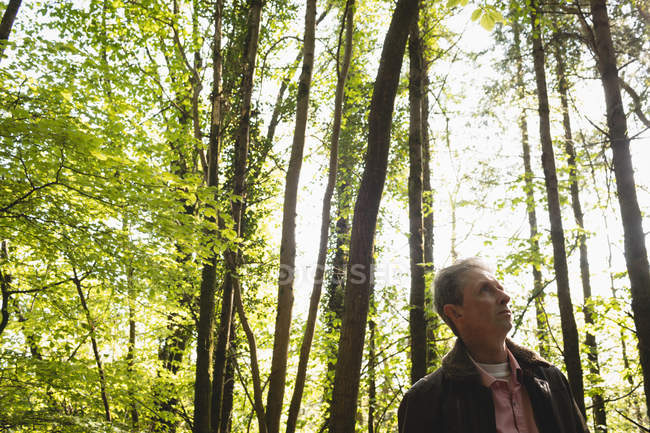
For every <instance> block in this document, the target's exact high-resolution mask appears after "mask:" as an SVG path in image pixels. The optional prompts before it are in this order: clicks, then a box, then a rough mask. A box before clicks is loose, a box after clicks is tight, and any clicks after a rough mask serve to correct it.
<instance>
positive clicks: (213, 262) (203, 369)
mask: <svg viewBox="0 0 650 433" xmlns="http://www.w3.org/2000/svg"><path fill="white" fill-rule="evenodd" d="M222 8H223V5H222V4H221V0H217V1H216V2H215V6H214V38H213V42H212V43H213V45H212V63H213V64H212V68H213V74H212V116H211V119H210V120H211V122H210V136H209V144H208V157H207V159H208V161H207V164H208V167H207V168H208V170H207V171H208V172H207V186H208V187H209V188H213V189H214V196H213V197H214V203H215V204H216V202H217V200H218V192H217V191H218V189H217V188H218V185H219V181H218V172H219V167H218V165H219V151H220V135H221V132H220V127H221V12H222ZM217 212H218V210H217V209H216V206H215V205H213V207H212V212H211V215H210V216H208V222H209V223H210V224H211V226H212V228H210V229H207V230H206V237H207V238H208V239H209V238H213V237H215V236H217V230H216V228H217V218H216V214H217ZM219 254H220V251H218V250H216V248H214V247H213V248H212V251H210V253H209V256H208V257H207V258H206V263H205V264H204V265H203V271H202V274H201V291H200V295H199V321H198V329H197V331H198V336H197V343H196V380H195V382H194V426H193V427H194V432H195V433H210V432H211V431H213V430H214V427H213V422H212V419H211V417H212V414H213V413H216V414H217V418H218V417H219V414H220V409H221V408H220V406H219V403H220V402H221V398H217V399H216V401H217V406H214V407H213V399H212V393H213V386H214V387H216V388H217V393H218V394H219V397H221V396H220V394H221V392H222V388H223V376H224V372H223V369H224V368H225V365H224V364H225V363H216V362H215V361H213V353H214V352H213V349H214V347H213V346H214V344H215V343H214V334H213V333H214V326H215V317H214V316H215V291H216V285H217V281H216V280H217V257H218V256H219ZM224 303H225V301H224ZM231 305H232V304H231ZM226 314H228V315H230V316H231V315H232V311H227V313H226ZM222 321H223V322H225V323H222V324H220V326H227V327H228V331H230V323H229V320H222ZM221 332H222V333H223V331H221ZM220 341H221V342H226V341H228V338H224V337H223V336H222V339H221V340H220ZM219 349H222V351H220V352H219V353H220V354H222V358H223V359H225V356H223V355H225V354H224V352H225V350H223V348H219ZM213 363H214V364H215V365H213ZM213 367H216V375H213ZM218 378H220V379H221V382H220V383H219V382H217V381H218ZM213 379H214V382H215V383H216V384H213ZM217 425H218V424H217Z"/></svg>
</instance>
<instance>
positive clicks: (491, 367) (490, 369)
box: [467, 354, 510, 380]
mask: <svg viewBox="0 0 650 433" xmlns="http://www.w3.org/2000/svg"><path fill="white" fill-rule="evenodd" d="M467 355H468V356H469V358H470V359H471V360H472V361H474V363H475V364H476V365H478V366H479V367H481V368H482V369H483V370H485V372H486V373H487V374H489V375H490V376H492V377H493V378H495V379H499V380H508V379H510V363H509V362H500V363H498V364H483V363H482V362H477V361H475V360H474V358H472V357H471V356H470V355H469V354H467Z"/></svg>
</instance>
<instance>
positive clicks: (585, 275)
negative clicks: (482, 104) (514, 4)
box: [554, 33, 607, 431]
mask: <svg viewBox="0 0 650 433" xmlns="http://www.w3.org/2000/svg"><path fill="white" fill-rule="evenodd" d="M554 36H555V47H554V48H555V50H554V54H555V66H556V73H557V83H558V90H559V93H560V104H561V107H562V126H563V128H564V149H565V152H566V155H567V163H568V168H569V188H570V193H571V207H572V209H573V216H574V218H575V221H576V225H577V226H578V230H580V232H579V233H578V248H579V254H580V279H581V282H582V293H583V297H584V303H585V306H584V315H585V324H587V325H588V326H593V325H594V317H593V315H594V311H593V306H592V302H593V300H592V297H591V279H590V272H589V256H588V253H587V236H586V234H585V231H584V230H585V227H584V215H583V212H582V204H581V202H580V189H579V185H578V171H577V161H576V151H575V147H574V145H573V133H572V131H571V118H570V115H569V97H568V87H569V84H568V81H567V77H566V64H565V60H564V52H565V51H566V47H565V44H564V43H563V42H564V41H563V39H562V37H561V36H560V35H558V34H557V33H556V34H555V35H554ZM585 343H586V345H587V348H588V352H587V359H589V372H590V373H591V374H592V375H593V376H595V377H596V378H600V367H599V365H598V344H597V342H596V336H595V335H594V334H593V332H591V331H587V333H586V337H585ZM592 401H593V411H594V425H595V427H594V429H595V431H607V417H606V414H605V403H604V401H603V394H602V393H601V392H599V391H596V392H595V393H594V394H593V396H592Z"/></svg>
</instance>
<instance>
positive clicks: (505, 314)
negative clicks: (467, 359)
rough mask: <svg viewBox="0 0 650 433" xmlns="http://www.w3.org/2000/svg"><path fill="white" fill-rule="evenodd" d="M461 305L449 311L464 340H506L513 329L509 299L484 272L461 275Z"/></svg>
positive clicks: (490, 275)
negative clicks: (462, 283)
mask: <svg viewBox="0 0 650 433" xmlns="http://www.w3.org/2000/svg"><path fill="white" fill-rule="evenodd" d="M463 282H464V285H463V304H462V305H460V306H458V305H453V306H452V307H453V309H452V310H451V311H450V313H451V315H450V317H452V319H453V321H454V323H455V325H456V328H457V329H458V332H459V334H460V336H461V338H462V339H463V340H466V341H467V340H470V339H477V338H482V339H493V338H494V339H500V338H505V336H506V335H507V334H508V331H510V329H511V328H512V313H511V312H510V309H509V308H508V302H509V301H510V296H508V295H507V294H506V292H505V291H504V290H503V286H501V284H500V283H499V282H498V281H497V280H496V279H495V278H494V276H493V275H492V274H491V273H490V272H488V271H486V270H484V269H479V268H475V269H471V270H469V271H467V272H466V273H465V275H464V276H463Z"/></svg>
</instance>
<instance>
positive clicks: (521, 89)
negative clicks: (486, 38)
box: [512, 19, 550, 358]
mask: <svg viewBox="0 0 650 433" xmlns="http://www.w3.org/2000/svg"><path fill="white" fill-rule="evenodd" d="M512 30H513V34H514V42H513V43H514V45H513V48H514V57H515V63H516V66H517V77H516V82H517V98H518V99H519V102H520V104H521V108H520V109H521V114H520V115H519V130H520V131H521V146H522V151H523V153H522V155H523V160H524V192H525V194H526V212H527V213H528V225H529V227H530V253H531V256H532V271H533V296H534V297H535V301H534V302H535V319H536V326H537V328H536V334H537V342H538V347H539V353H540V354H541V355H542V356H543V357H545V358H548V356H549V354H550V349H549V348H550V342H549V341H548V340H549V339H548V333H547V331H546V321H545V318H544V292H543V290H544V288H543V285H542V272H541V269H540V266H541V260H540V248H539V232H538V230H537V213H536V212H535V203H536V202H535V187H534V184H533V179H534V174H533V169H532V166H531V164H530V144H529V142H528V122H527V120H526V112H525V111H524V109H523V107H524V106H525V99H526V87H525V84H524V70H523V64H522V63H523V62H522V55H521V37H520V34H521V24H519V21H518V20H516V19H515V21H514V22H513V25H512Z"/></svg>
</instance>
